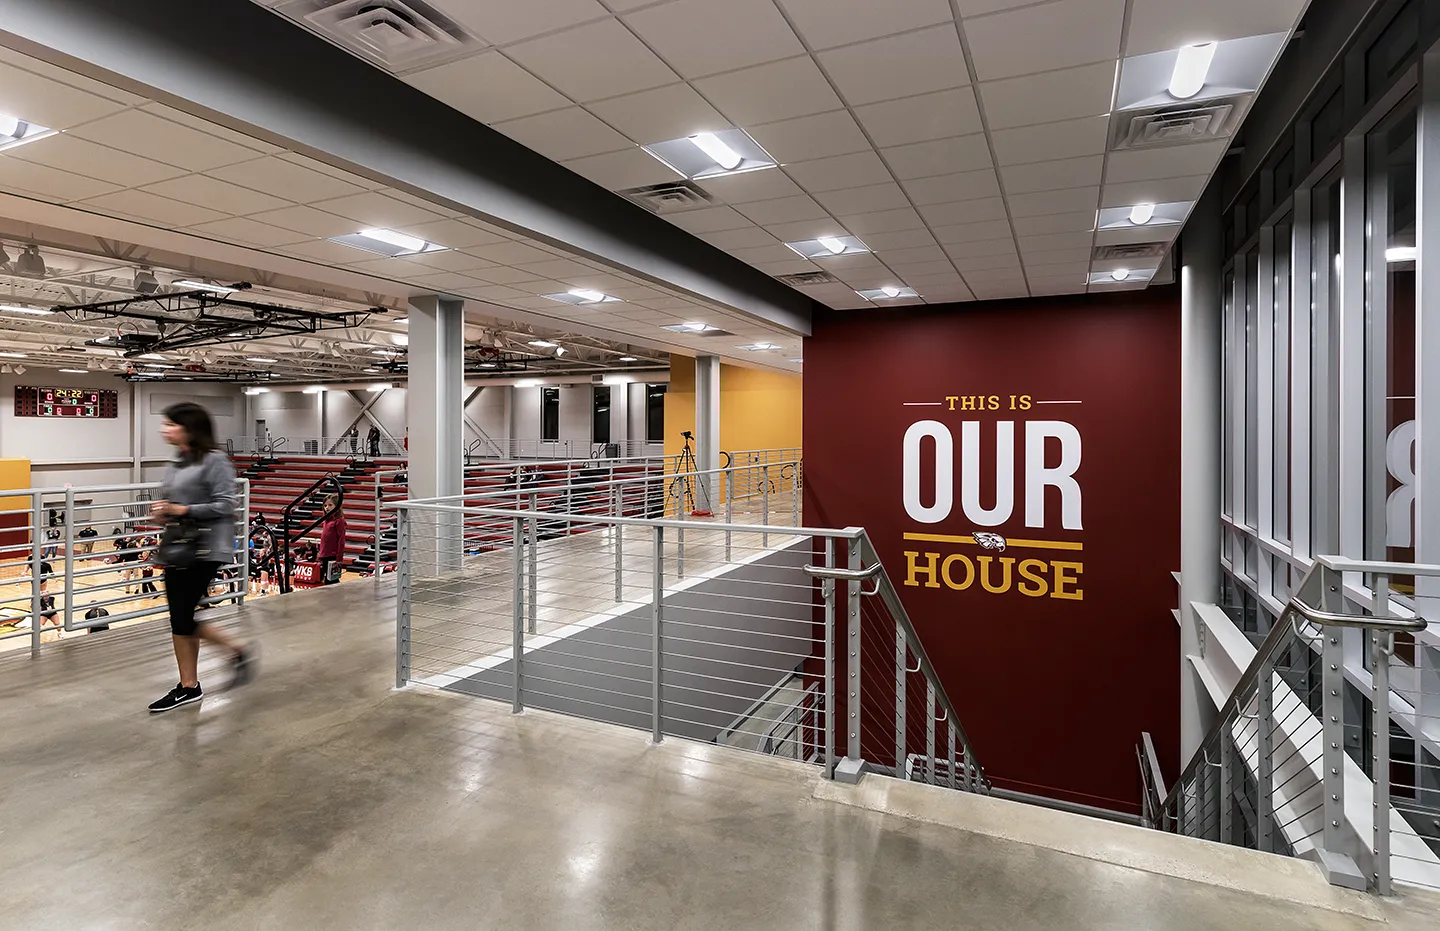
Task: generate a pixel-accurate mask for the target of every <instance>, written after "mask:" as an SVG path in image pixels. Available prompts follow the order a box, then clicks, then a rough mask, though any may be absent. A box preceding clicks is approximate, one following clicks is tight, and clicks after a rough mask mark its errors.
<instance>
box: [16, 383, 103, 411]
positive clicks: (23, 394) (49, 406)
mask: <svg viewBox="0 0 1440 931" xmlns="http://www.w3.org/2000/svg"><path fill="white" fill-rule="evenodd" d="M119 415H120V403H119V396H118V395H117V394H116V393H115V392H114V391H103V390H98V389H95V388H35V387H31V386H27V385H21V386H18V387H16V389H15V416H16V417H83V418H89V419H100V418H112V417H118V416H119Z"/></svg>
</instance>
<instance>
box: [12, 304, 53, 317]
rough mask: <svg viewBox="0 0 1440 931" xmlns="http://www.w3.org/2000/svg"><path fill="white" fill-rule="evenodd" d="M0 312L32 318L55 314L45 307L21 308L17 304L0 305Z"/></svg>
mask: <svg viewBox="0 0 1440 931" xmlns="http://www.w3.org/2000/svg"><path fill="white" fill-rule="evenodd" d="M0 311H4V312H5V313H7V314H29V315H30V316H32V317H48V316H49V315H51V314H53V313H54V312H55V311H53V310H50V309H49V308H47V307H21V306H20V305H19V304H0Z"/></svg>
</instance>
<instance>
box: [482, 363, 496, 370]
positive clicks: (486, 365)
mask: <svg viewBox="0 0 1440 931" xmlns="http://www.w3.org/2000/svg"><path fill="white" fill-rule="evenodd" d="M480 367H481V368H482V369H493V368H494V367H495V363H494V362H481V363H480Z"/></svg>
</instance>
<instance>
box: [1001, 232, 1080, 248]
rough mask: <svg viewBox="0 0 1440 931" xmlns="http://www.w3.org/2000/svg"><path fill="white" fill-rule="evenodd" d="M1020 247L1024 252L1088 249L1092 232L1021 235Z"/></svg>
mask: <svg viewBox="0 0 1440 931" xmlns="http://www.w3.org/2000/svg"><path fill="white" fill-rule="evenodd" d="M1019 239H1020V248H1021V249H1023V250H1025V252H1027V253H1030V252H1038V251H1041V250H1048V249H1088V248H1090V243H1091V241H1092V240H1093V239H1094V234H1093V233H1089V232H1082V233H1044V234H1041V235H1039V236H1021V237H1019Z"/></svg>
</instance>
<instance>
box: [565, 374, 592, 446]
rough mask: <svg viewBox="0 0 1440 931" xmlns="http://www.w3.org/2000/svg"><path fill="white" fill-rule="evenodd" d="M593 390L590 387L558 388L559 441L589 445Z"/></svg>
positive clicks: (570, 386) (569, 386)
mask: <svg viewBox="0 0 1440 931" xmlns="http://www.w3.org/2000/svg"><path fill="white" fill-rule="evenodd" d="M594 417H595V389H594V388H592V387H591V386H590V385H562V386H561V387H560V437H559V438H560V439H562V440H575V441H576V442H581V443H589V442H590V440H591V434H593V433H594V432H595V430H594Z"/></svg>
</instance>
